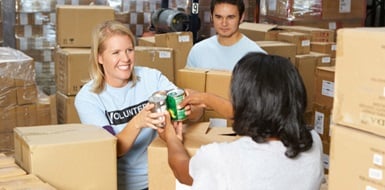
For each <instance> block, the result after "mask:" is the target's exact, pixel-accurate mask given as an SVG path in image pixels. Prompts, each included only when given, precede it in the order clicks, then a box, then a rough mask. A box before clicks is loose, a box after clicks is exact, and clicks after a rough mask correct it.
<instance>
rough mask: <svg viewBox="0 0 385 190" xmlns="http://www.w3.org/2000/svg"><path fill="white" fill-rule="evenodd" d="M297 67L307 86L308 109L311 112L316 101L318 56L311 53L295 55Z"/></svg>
mask: <svg viewBox="0 0 385 190" xmlns="http://www.w3.org/2000/svg"><path fill="white" fill-rule="evenodd" d="M295 67H296V68H297V69H298V72H299V74H300V75H301V77H302V80H303V82H304V85H305V88H306V94H307V107H306V111H307V112H311V111H313V103H314V90H315V87H314V84H315V70H316V58H315V57H314V56H312V55H310V54H304V55H297V56H296V57H295Z"/></svg>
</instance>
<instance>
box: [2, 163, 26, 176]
mask: <svg viewBox="0 0 385 190" xmlns="http://www.w3.org/2000/svg"><path fill="white" fill-rule="evenodd" d="M25 174H26V172H25V171H24V170H23V169H22V168H20V167H19V166H18V165H17V164H15V163H10V164H4V165H1V166H0V179H1V178H7V177H14V176H20V175H25Z"/></svg>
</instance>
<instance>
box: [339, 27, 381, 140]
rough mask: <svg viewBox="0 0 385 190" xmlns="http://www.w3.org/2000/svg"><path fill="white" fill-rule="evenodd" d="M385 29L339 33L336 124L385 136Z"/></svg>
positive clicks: (342, 30)
mask: <svg viewBox="0 0 385 190" xmlns="http://www.w3.org/2000/svg"><path fill="white" fill-rule="evenodd" d="M384 47H385V28H384V27H382V28H381V27H380V28H355V29H341V30H339V31H338V41H337V49H338V51H337V58H336V66H335V67H336V73H335V80H336V83H335V93H334V94H335V97H334V104H333V121H334V122H335V123H337V124H341V125H346V126H351V127H356V128H359V129H361V130H366V131H369V132H372V133H376V134H379V135H383V136H385V90H384V89H385V67H384V62H385V48H384Z"/></svg>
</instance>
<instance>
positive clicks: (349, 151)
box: [328, 125, 385, 190]
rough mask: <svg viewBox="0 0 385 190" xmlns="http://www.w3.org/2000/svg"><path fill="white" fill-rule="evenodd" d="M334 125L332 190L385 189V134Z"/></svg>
mask: <svg viewBox="0 0 385 190" xmlns="http://www.w3.org/2000/svg"><path fill="white" fill-rule="evenodd" d="M332 127H333V133H332V139H331V147H330V157H329V158H330V168H329V180H328V183H329V184H328V186H329V190H341V189H383V187H384V186H385V180H384V178H383V173H384V167H383V166H384V165H383V158H384V152H385V139H384V137H381V136H378V135H375V134H373V133H368V132H366V131H362V130H357V129H354V128H350V127H347V126H340V125H333V126H332ZM369 187H371V188H369Z"/></svg>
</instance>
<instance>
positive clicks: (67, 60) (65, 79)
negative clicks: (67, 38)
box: [55, 48, 91, 95]
mask: <svg viewBox="0 0 385 190" xmlns="http://www.w3.org/2000/svg"><path fill="white" fill-rule="evenodd" d="M90 54H91V49H89V48H57V49H56V52H55V57H56V58H55V79H56V89H57V91H60V92H62V93H63V94H65V95H76V94H77V93H78V92H79V90H80V88H81V87H82V86H83V85H84V84H85V83H86V82H87V81H89V80H90V74H89V67H90Z"/></svg>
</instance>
